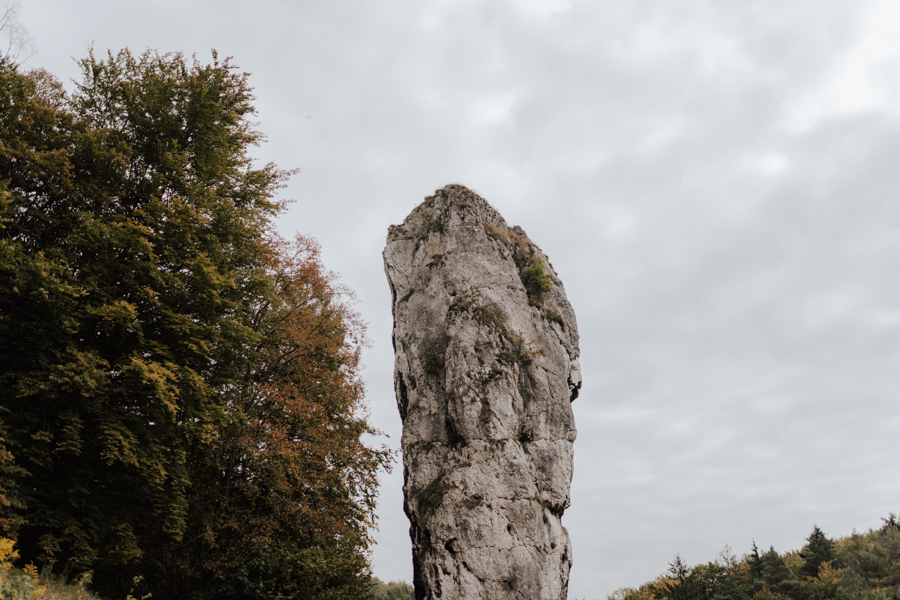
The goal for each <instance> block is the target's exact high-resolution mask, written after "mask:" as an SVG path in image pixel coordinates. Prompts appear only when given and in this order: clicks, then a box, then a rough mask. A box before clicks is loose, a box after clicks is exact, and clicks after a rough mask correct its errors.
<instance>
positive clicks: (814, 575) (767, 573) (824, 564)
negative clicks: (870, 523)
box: [609, 514, 900, 600]
mask: <svg viewBox="0 0 900 600" xmlns="http://www.w3.org/2000/svg"><path fill="white" fill-rule="evenodd" d="M806 541H807V544H806V546H805V547H804V548H803V549H802V550H801V551H789V552H785V553H784V554H779V553H778V552H776V551H775V549H774V548H772V547H771V546H770V547H769V550H768V551H766V552H764V553H762V554H760V552H759V549H758V548H757V547H756V542H753V545H752V548H751V550H750V552H748V553H747V554H745V555H744V556H743V557H741V558H738V557H736V556H734V555H732V554H731V551H730V549H729V548H727V547H726V549H725V550H724V551H723V552H722V553H721V554H720V555H719V557H718V558H717V559H716V560H714V561H712V562H709V563H706V564H700V565H696V566H694V567H690V566H688V565H687V564H686V563H685V562H684V561H683V560H681V558H680V557H678V556H676V557H675V560H674V561H673V562H672V563H670V564H669V570H668V571H667V572H666V573H665V574H663V575H660V576H659V577H657V578H656V579H654V580H653V581H650V582H647V583H645V584H643V585H641V586H640V587H638V588H622V589H619V590H617V591H616V592H615V593H613V594H612V595H611V596H610V597H609V600H676V599H683V598H691V599H696V600H898V599H900V525H898V522H897V519H896V516H895V515H893V514H891V515H890V517H889V518H887V519H884V524H883V526H882V527H880V528H879V529H875V530H869V531H868V532H867V533H862V534H860V533H856V532H854V533H853V534H852V535H850V536H847V537H844V538H840V539H837V540H831V539H829V538H828V537H827V536H826V535H825V533H824V532H823V531H822V530H821V529H819V527H818V526H815V525H814V526H813V530H812V532H811V533H810V535H809V537H808V538H807V540H806ZM825 559H827V560H825ZM813 566H815V570H813Z"/></svg>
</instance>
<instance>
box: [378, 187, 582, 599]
mask: <svg viewBox="0 0 900 600" xmlns="http://www.w3.org/2000/svg"><path fill="white" fill-rule="evenodd" d="M384 261H385V271H386V273H387V277H388V282H389V284H390V288H391V296H392V300H393V305H392V306H393V315H394V332H393V343H394V350H395V372H394V384H395V392H396V396H397V406H398V409H399V412H400V417H401V419H402V420H403V437H402V440H401V446H402V449H403V468H404V498H405V501H404V509H405V511H406V514H407V516H408V517H409V519H410V524H411V527H410V536H411V538H412V542H413V563H414V584H415V588H416V597H417V598H428V599H438V598H440V599H444V600H450V599H457V598H459V599H463V598H465V599H476V598H483V599H485V600H487V599H491V600H496V599H506V598H509V599H513V598H528V599H534V600H537V599H540V600H545V599H546V600H550V599H553V600H557V599H561V598H565V597H566V591H567V585H568V574H569V569H570V567H571V562H572V558H571V557H572V550H571V544H570V543H569V537H568V534H567V532H566V530H565V528H564V527H563V526H562V523H561V517H562V514H563V512H564V511H565V509H566V508H567V507H568V506H569V486H570V484H571V480H572V442H573V441H574V440H575V423H574V417H573V414H572V409H571V401H573V400H574V399H575V398H576V397H577V396H578V390H579V388H580V387H581V373H580V368H579V364H578V329H577V325H576V322H575V313H574V312H573V310H572V307H571V305H570V304H569V302H568V300H567V299H566V295H565V290H564V288H563V285H562V282H561V281H560V280H559V277H558V276H557V275H556V273H555V272H554V270H553V267H552V265H551V264H550V261H549V259H548V258H547V257H546V256H545V255H544V254H543V252H541V250H540V249H539V248H538V247H537V246H536V245H535V244H534V243H533V242H532V241H531V240H530V239H529V238H528V236H527V235H526V234H525V232H524V231H523V230H522V229H521V228H519V227H509V226H508V225H507V224H506V222H505V221H504V220H503V218H502V217H501V216H500V214H499V213H498V212H497V211H496V210H494V209H493V208H492V207H491V206H490V205H489V204H488V203H487V202H486V201H485V200H484V199H482V198H480V197H479V196H478V195H476V194H475V193H473V192H471V191H470V190H468V189H467V188H465V187H463V186H459V185H451V186H447V187H445V188H443V189H441V190H438V191H437V192H436V193H435V194H434V195H433V196H430V197H428V198H426V199H425V201H424V202H423V203H422V204H420V205H419V206H418V207H416V208H415V209H414V210H413V211H412V213H410V215H409V216H408V217H407V218H406V220H405V221H404V222H403V224H402V225H395V226H392V227H391V228H390V230H389V232H388V239H387V246H386V248H385V251H384Z"/></svg>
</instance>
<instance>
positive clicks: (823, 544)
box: [800, 525, 834, 577]
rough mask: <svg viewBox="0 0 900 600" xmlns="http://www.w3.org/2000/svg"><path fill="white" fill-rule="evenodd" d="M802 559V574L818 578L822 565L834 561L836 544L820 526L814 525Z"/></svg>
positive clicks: (802, 553)
mask: <svg viewBox="0 0 900 600" xmlns="http://www.w3.org/2000/svg"><path fill="white" fill-rule="evenodd" d="M800 557H801V558H802V559H803V565H802V566H801V567H800V573H801V574H802V575H803V576H804V577H818V576H819V568H820V567H821V566H822V564H823V563H826V562H831V561H833V560H834V544H833V542H832V541H831V540H830V539H828V537H827V536H826V535H825V533H824V532H823V531H822V530H821V529H819V526H818V525H813V529H812V532H811V533H810V534H809V537H807V538H806V546H805V547H804V548H803V550H802V551H801V552H800Z"/></svg>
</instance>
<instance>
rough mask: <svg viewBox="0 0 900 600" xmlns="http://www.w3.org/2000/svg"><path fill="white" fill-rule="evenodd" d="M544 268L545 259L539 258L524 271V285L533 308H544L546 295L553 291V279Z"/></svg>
mask: <svg viewBox="0 0 900 600" xmlns="http://www.w3.org/2000/svg"><path fill="white" fill-rule="evenodd" d="M544 267H545V265H544V259H542V258H541V257H537V258H535V259H534V260H533V261H531V263H530V264H529V265H528V266H527V267H525V268H524V269H522V273H521V275H522V283H523V284H524V285H525V292H526V293H527V294H528V303H529V304H531V305H532V306H538V307H540V306H542V305H543V304H544V294H546V293H547V292H549V291H550V290H551V289H553V277H552V276H551V275H550V274H549V273H546V272H545V271H544Z"/></svg>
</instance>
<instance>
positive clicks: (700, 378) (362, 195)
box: [20, 0, 900, 600]
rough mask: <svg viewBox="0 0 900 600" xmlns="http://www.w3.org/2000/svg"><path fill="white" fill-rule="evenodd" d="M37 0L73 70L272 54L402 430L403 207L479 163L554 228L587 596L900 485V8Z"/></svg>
mask: <svg viewBox="0 0 900 600" xmlns="http://www.w3.org/2000/svg"><path fill="white" fill-rule="evenodd" d="M21 2H22V12H21V17H20V19H21V22H22V24H23V25H24V26H25V28H26V29H28V31H30V33H31V34H32V36H33V38H34V41H35V45H36V47H37V54H35V55H34V56H33V57H32V58H31V59H29V60H28V61H27V62H26V63H25V66H26V67H38V66H43V67H45V68H47V69H49V70H50V71H52V72H54V73H55V74H57V75H58V76H59V77H61V78H63V79H64V80H69V79H71V78H74V77H77V75H78V70H77V67H76V64H75V62H74V60H73V57H74V58H80V57H83V56H85V55H86V53H87V49H88V46H89V45H90V44H91V43H93V44H94V46H95V48H96V49H97V50H98V51H105V50H106V49H107V48H109V49H112V50H118V49H120V48H122V47H125V46H127V47H129V48H131V49H132V50H133V51H136V52H140V51H143V50H144V49H146V48H155V49H158V50H160V51H161V52H169V51H182V52H184V53H186V54H188V55H190V54H193V53H196V54H197V56H198V58H199V59H200V60H202V61H208V60H209V58H210V49H211V48H216V49H218V51H219V54H220V56H229V55H230V56H234V62H235V63H236V64H238V65H239V66H240V67H241V68H242V69H243V70H245V71H248V72H250V73H252V77H251V83H252V85H254V86H255V93H256V97H257V101H256V106H257V108H258V110H259V115H258V117H259V121H260V128H261V129H262V131H263V132H264V133H265V134H266V135H267V136H268V138H269V142H268V143H267V144H266V145H265V146H264V147H263V148H261V149H260V150H259V152H258V156H259V157H260V159H261V160H264V161H270V160H271V161H274V162H276V163H277V164H278V165H279V166H280V167H282V168H299V169H300V170H301V172H300V173H299V174H298V175H296V176H295V177H294V178H293V179H292V180H291V182H290V185H289V187H288V188H287V189H286V190H284V196H285V197H287V198H291V199H294V200H295V201H296V202H295V203H294V204H293V205H292V206H291V208H290V210H289V211H288V212H287V213H286V214H285V215H284V216H283V217H282V218H281V219H280V220H279V223H278V226H279V229H280V230H281V231H282V233H284V234H285V235H293V233H294V232H300V233H303V234H309V235H312V236H314V237H316V238H318V240H319V241H320V242H321V244H322V246H323V256H324V260H325V262H326V265H327V266H328V267H329V268H331V269H333V270H335V271H337V272H339V273H340V274H341V277H342V281H343V282H344V283H346V284H348V285H349V286H350V287H352V288H353V289H355V290H356V293H357V295H358V297H359V304H358V309H359V310H360V311H361V313H362V315H363V318H364V319H365V320H366V321H367V322H368V323H369V334H370V337H371V339H372V342H373V344H372V347H371V348H370V349H369V350H368V351H367V352H366V353H365V363H366V365H367V366H366V370H365V378H366V381H367V384H368V399H369V403H370V406H371V416H372V421H373V423H374V424H375V426H376V427H378V428H379V429H381V430H383V431H385V432H386V433H387V434H389V435H390V439H389V440H388V442H389V443H390V444H391V445H392V446H393V447H398V446H399V440H400V418H399V416H398V413H397V410H396V404H395V400H394V397H393V383H392V372H393V352H392V349H391V343H390V334H391V326H392V322H391V308H390V292H389V290H388V286H387V283H386V279H385V276H384V271H383V266H382V259H381V251H382V249H383V247H384V243H385V238H386V235H387V227H388V225H390V224H392V223H399V222H401V221H402V220H403V219H404V217H405V216H406V215H407V214H408V213H409V212H410V211H411V210H412V208H413V207H414V206H416V205H417V204H418V203H419V202H421V201H422V199H423V198H424V197H425V196H426V195H429V194H431V193H432V192H433V191H434V190H435V189H437V188H440V187H442V186H444V185H446V184H448V183H462V184H463V185H466V186H468V187H470V188H472V189H473V190H475V191H476V192H477V193H479V194H480V195H482V196H483V197H484V198H485V199H487V200H488V202H490V203H491V204H492V205H493V206H494V207H495V208H497V209H498V210H499V211H500V213H501V214H502V215H503V216H504V217H505V218H506V220H507V222H509V223H510V224H518V225H521V226H522V227H523V228H524V229H525V231H526V232H528V234H529V236H530V237H531V238H532V239H533V240H534V241H535V242H536V243H537V244H538V245H539V246H540V247H541V248H542V249H543V250H544V252H545V253H546V254H547V255H548V256H549V257H550V259H551V261H552V263H553V266H554V268H555V269H556V271H557V273H558V274H559V275H560V277H561V278H562V280H563V282H564V284H565V287H566V291H567V293H568V296H569V300H570V301H571V303H572V305H573V306H574V308H575V312H576V314H577V316H578V325H579V330H580V334H581V351H582V359H581V364H582V370H583V374H584V388H583V390H582V393H581V395H580V396H579V398H578V400H577V401H576V402H575V404H574V410H575V417H576V422H577V426H578V441H577V442H576V444H575V461H576V470H575V479H574V482H573V487H572V507H571V509H569V510H568V511H567V512H566V514H565V516H564V517H563V524H564V525H565V526H566V527H567V528H568V530H569V533H570V535H571V537H572V543H573V546H574V566H573V569H572V574H571V579H570V597H571V598H582V597H587V598H589V599H590V598H598V599H601V600H602V599H604V598H605V597H606V595H607V594H609V593H611V592H612V591H613V590H615V589H616V588H619V587H622V586H637V585H639V584H641V583H642V582H644V581H647V580H649V579H652V578H653V577H655V576H656V575H658V574H660V573H661V572H663V571H664V570H665V569H666V568H667V563H668V562H669V561H671V560H672V559H673V557H674V556H675V554H676V553H680V554H681V556H682V557H683V558H684V559H685V560H686V561H687V562H689V563H691V564H696V563H699V562H706V561H709V560H712V559H713V558H714V557H715V556H716V554H717V553H718V552H719V550H721V549H722V547H723V546H724V545H725V544H729V545H730V546H731V547H732V548H733V549H734V551H735V553H736V554H738V555H739V556H740V555H741V554H743V553H744V552H747V551H748V550H749V549H750V546H751V543H752V540H754V539H755V540H756V543H757V544H758V545H759V546H760V547H761V548H764V549H765V548H768V547H769V546H770V545H773V546H774V547H775V549H776V550H778V551H780V552H783V551H786V550H790V549H797V548H799V547H800V546H802V544H803V541H804V539H805V538H806V536H807V535H808V534H809V532H810V530H811V529H812V526H813V523H816V524H818V525H819V526H820V527H821V528H822V529H823V530H824V531H825V532H826V533H828V534H829V535H831V536H843V535H847V534H849V533H851V532H852V530H853V529H854V528H856V529H858V530H861V531H864V530H866V529H868V528H870V527H877V526H878V525H879V524H880V518H881V517H885V516H887V514H888V513H889V512H890V511H895V512H896V511H900V477H898V471H900V466H898V465H900V463H898V460H897V457H898V445H900V441H898V440H900V437H898V431H900V404H898V395H900V198H898V192H900V167H898V158H900V34H898V32H900V3H897V2H894V1H868V0H794V1H792V2H784V1H782V0H771V1H754V2H747V1H745V0H735V1H722V0H715V1H714V0H709V1H703V0H684V1H671V0H657V1H650V0H616V1H600V0H597V1H566V0H519V1H501V0H495V1H490V2H488V1H477V0H442V1H435V2H429V1H423V0H406V1H403V0H385V1H380V2H376V1H371V0H356V1H353V2H351V1H346V0H327V1H319V2H314V1H312V0H305V1H297V0H257V1H256V2H252V3H251V2H249V1H247V0H243V1H240V2H238V1H234V0H154V1H152V2H149V1H144V2H126V1H122V0H79V1H77V2H75V1H73V0H21ZM71 87H72V86H71V84H69V88H70V89H71ZM401 473H402V469H399V468H398V469H396V470H395V472H394V474H393V475H390V476H385V477H384V478H383V484H382V489H381V499H380V504H379V510H378V514H379V516H380V523H379V527H380V530H379V531H378V533H377V535H376V539H377V540H378V545H377V546H376V547H375V548H374V552H373V555H372V558H373V564H374V570H375V574H376V575H377V576H379V577H380V578H382V579H384V580H391V579H394V580H396V579H404V580H407V581H409V580H411V578H412V566H411V550H410V542H409V538H408V533H407V531H408V523H407V521H406V518H405V516H404V515H403V512H402V492H401V485H402V475H401Z"/></svg>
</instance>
